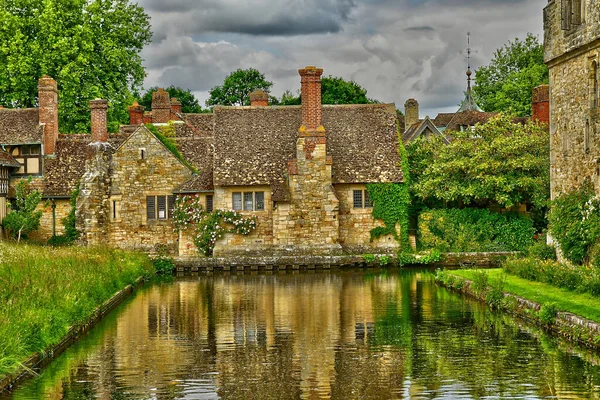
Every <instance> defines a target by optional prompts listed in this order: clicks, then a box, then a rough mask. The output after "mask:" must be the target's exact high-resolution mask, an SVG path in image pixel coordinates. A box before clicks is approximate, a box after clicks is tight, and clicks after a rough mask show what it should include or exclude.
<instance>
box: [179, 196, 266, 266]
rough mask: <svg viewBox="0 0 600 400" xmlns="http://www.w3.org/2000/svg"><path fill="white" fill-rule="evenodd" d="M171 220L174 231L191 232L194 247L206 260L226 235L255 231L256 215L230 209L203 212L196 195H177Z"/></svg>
mask: <svg viewBox="0 0 600 400" xmlns="http://www.w3.org/2000/svg"><path fill="white" fill-rule="evenodd" d="M173 218H174V220H175V229H176V231H181V230H185V229H188V228H193V229H194V231H193V241H194V244H195V245H196V247H197V248H198V251H199V252H201V253H202V254H204V255H205V256H207V257H210V256H212V254H213V250H214V248H215V244H216V242H217V240H219V239H221V238H222V237H223V236H224V235H225V234H226V233H234V234H238V235H249V234H250V233H252V231H254V230H255V229H256V216H254V215H253V216H251V217H244V216H243V215H242V214H241V213H239V212H237V211H232V210H214V211H212V212H206V211H205V210H204V208H203V207H202V204H201V203H200V199H199V198H198V197H197V196H187V195H185V196H177V198H176V199H175V210H174V212H173Z"/></svg>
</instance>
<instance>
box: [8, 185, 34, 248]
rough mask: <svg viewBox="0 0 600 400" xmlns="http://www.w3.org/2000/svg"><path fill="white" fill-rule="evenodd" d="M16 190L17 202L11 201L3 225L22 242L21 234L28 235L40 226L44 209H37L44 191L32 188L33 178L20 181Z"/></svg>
mask: <svg viewBox="0 0 600 400" xmlns="http://www.w3.org/2000/svg"><path fill="white" fill-rule="evenodd" d="M15 191H16V195H15V202H14V204H10V203H9V208H10V211H9V212H8V214H6V217H4V220H3V221H2V225H3V226H4V228H5V229H6V230H7V231H8V233H9V235H10V236H12V237H14V238H16V239H17V242H20V241H21V236H24V235H25V236H26V235H27V234H29V233H30V232H33V231H35V230H37V229H38V228H39V227H40V219H41V218H42V211H41V210H37V211H36V210H35V209H36V207H37V206H38V204H40V201H41V200H42V193H41V192H40V191H39V190H33V189H32V188H31V178H29V180H21V181H19V182H18V183H17V185H16V186H15Z"/></svg>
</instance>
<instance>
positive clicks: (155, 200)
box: [146, 196, 175, 220]
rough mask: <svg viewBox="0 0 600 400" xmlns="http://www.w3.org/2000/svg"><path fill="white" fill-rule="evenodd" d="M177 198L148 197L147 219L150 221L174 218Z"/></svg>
mask: <svg viewBox="0 0 600 400" xmlns="http://www.w3.org/2000/svg"><path fill="white" fill-rule="evenodd" d="M174 209H175V196H147V197H146V218H147V219H148V220H156V219H158V220H166V219H172V218H173V211H174Z"/></svg>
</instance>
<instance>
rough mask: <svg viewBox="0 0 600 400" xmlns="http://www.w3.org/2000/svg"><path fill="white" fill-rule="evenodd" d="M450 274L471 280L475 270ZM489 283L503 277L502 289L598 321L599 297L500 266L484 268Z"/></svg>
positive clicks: (599, 314)
mask: <svg viewBox="0 0 600 400" xmlns="http://www.w3.org/2000/svg"><path fill="white" fill-rule="evenodd" d="M448 272H449V273H450V274H452V275H455V276H459V277H462V278H466V279H469V280H473V279H474V277H475V274H476V270H457V271H448ZM485 272H486V273H487V275H488V279H489V282H488V283H489V285H490V286H494V284H495V283H496V282H498V281H499V280H500V279H504V291H505V292H509V293H512V294H515V295H517V296H520V297H523V298H525V299H527V300H531V301H534V302H536V303H539V304H542V305H543V304H550V303H555V304H556V308H557V309H558V310H559V311H567V312H570V313H573V314H576V315H579V316H581V317H584V318H587V319H589V320H592V321H595V322H599V323H600V298H599V297H595V296H592V295H590V294H585V293H575V292H572V291H569V290H565V289H560V288H557V287H554V286H551V285H548V284H546V283H540V282H532V281H529V280H526V279H522V278H518V277H516V276H514V275H508V274H506V273H505V272H504V271H503V270H502V269H501V268H498V269H490V270H485Z"/></svg>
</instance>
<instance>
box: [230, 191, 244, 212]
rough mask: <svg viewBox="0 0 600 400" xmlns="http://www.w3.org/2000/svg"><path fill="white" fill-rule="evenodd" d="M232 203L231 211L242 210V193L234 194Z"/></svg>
mask: <svg viewBox="0 0 600 400" xmlns="http://www.w3.org/2000/svg"><path fill="white" fill-rule="evenodd" d="M232 201H233V209H234V210H241V209H242V193H241V192H234V193H233V198H232Z"/></svg>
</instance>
